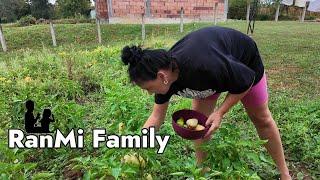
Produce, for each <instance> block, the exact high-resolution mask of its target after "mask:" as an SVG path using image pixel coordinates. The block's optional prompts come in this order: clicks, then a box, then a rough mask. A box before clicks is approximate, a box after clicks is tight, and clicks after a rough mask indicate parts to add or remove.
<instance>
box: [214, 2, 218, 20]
mask: <svg viewBox="0 0 320 180" xmlns="http://www.w3.org/2000/svg"><path fill="white" fill-rule="evenodd" d="M217 11H218V2H216V3H214V12H213V13H214V14H213V15H214V25H217Z"/></svg>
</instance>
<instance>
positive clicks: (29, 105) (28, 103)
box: [26, 100, 34, 110]
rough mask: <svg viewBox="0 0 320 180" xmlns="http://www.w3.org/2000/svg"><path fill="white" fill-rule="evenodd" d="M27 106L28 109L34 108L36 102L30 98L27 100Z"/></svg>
mask: <svg viewBox="0 0 320 180" xmlns="http://www.w3.org/2000/svg"><path fill="white" fill-rule="evenodd" d="M26 108H27V109H28V110H32V109H33V108H34V102H33V101H31V100H28V101H27V102H26Z"/></svg>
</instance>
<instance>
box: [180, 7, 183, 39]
mask: <svg viewBox="0 0 320 180" xmlns="http://www.w3.org/2000/svg"><path fill="white" fill-rule="evenodd" d="M183 14H184V10H183V7H181V10H180V32H181V33H182V32H183Z"/></svg>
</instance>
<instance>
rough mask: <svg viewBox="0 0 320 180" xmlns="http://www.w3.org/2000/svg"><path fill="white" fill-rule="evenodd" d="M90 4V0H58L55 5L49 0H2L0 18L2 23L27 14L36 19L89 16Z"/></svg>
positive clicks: (13, 20)
mask: <svg viewBox="0 0 320 180" xmlns="http://www.w3.org/2000/svg"><path fill="white" fill-rule="evenodd" d="M90 6H91V2H90V0H57V1H56V3H55V4H54V5H53V4H50V3H49V2H48V0H0V18H1V22H2V23H8V22H15V21H17V20H19V19H21V18H22V17H25V16H32V17H34V18H36V19H61V18H74V17H77V16H79V15H81V16H86V17H88V16H89V14H90Z"/></svg>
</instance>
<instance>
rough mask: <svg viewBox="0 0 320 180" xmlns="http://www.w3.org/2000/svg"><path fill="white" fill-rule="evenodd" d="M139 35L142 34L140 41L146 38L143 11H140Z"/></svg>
mask: <svg viewBox="0 0 320 180" xmlns="http://www.w3.org/2000/svg"><path fill="white" fill-rule="evenodd" d="M141 36H142V41H144V40H145V39H146V27H145V25H144V13H142V18H141Z"/></svg>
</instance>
